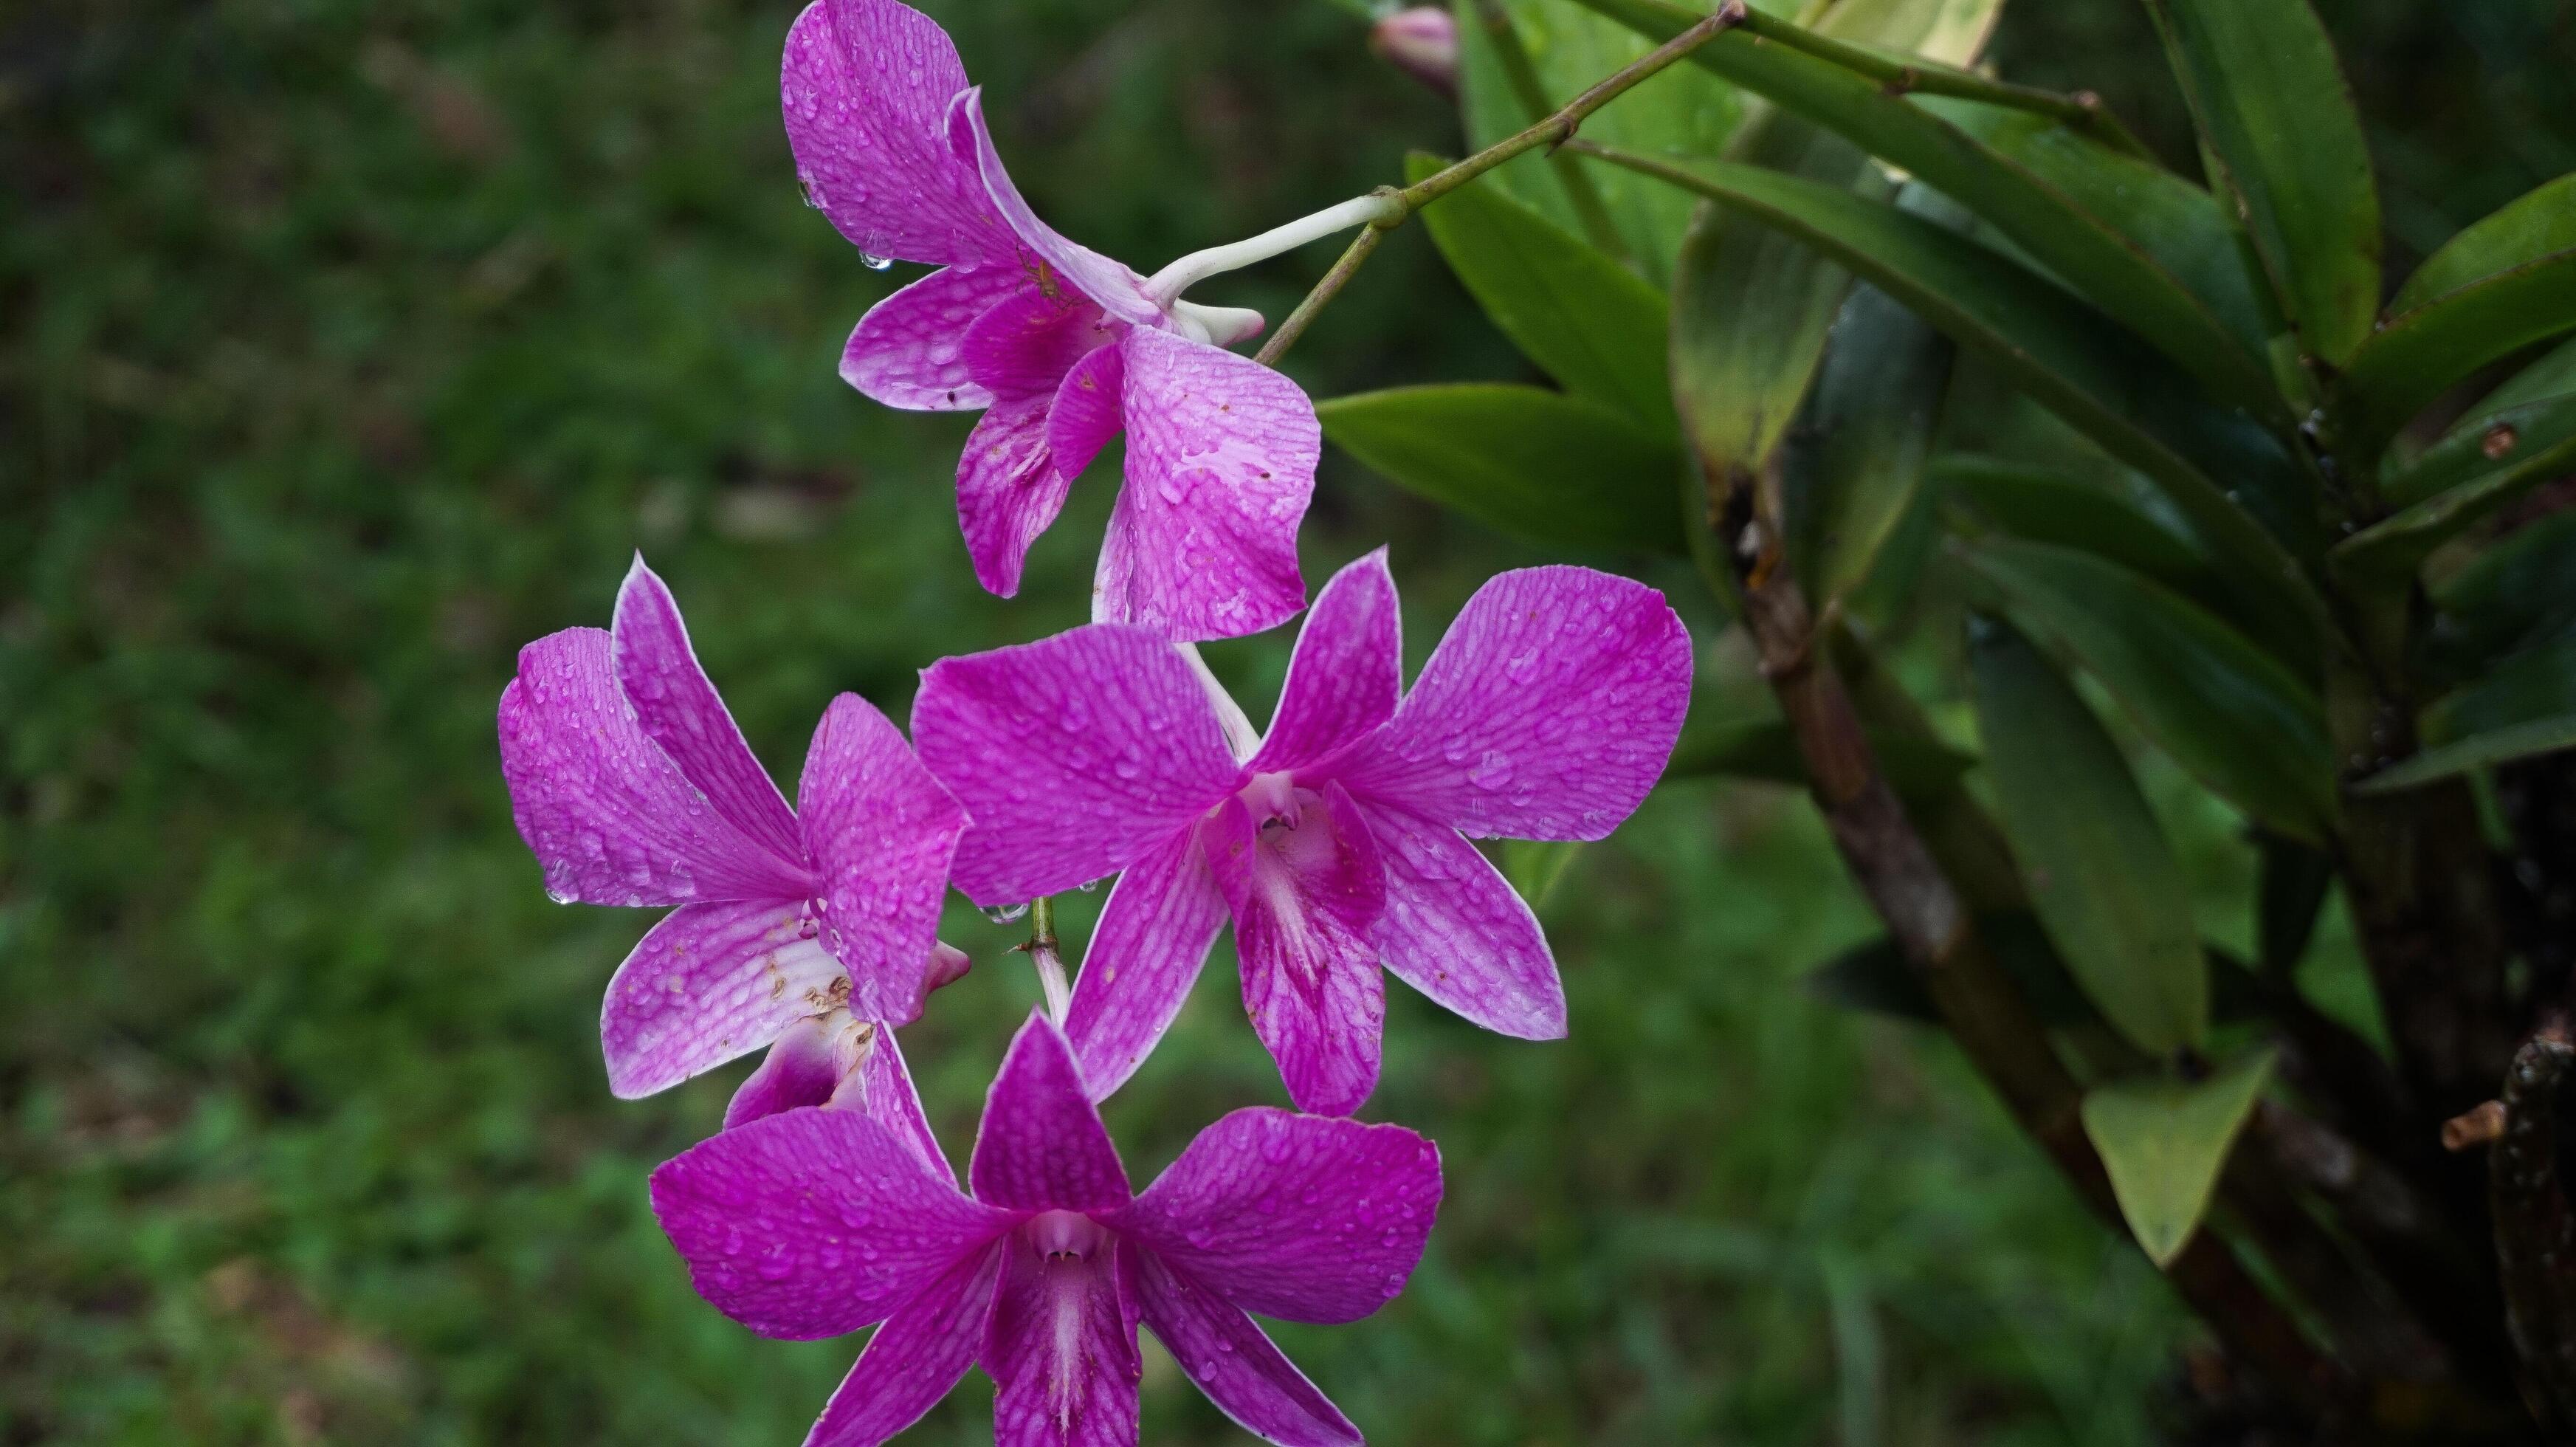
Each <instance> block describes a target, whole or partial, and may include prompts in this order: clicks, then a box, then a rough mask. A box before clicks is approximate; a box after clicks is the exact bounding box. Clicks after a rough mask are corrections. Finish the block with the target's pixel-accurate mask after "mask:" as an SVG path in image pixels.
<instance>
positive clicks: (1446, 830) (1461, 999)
mask: <svg viewBox="0 0 2576 1447" xmlns="http://www.w3.org/2000/svg"><path fill="white" fill-rule="evenodd" d="M1360 814H1361V816H1362V817H1364V818H1366V819H1367V820H1368V823H1369V832H1370V833H1371V834H1373V835H1375V836H1376V838H1377V848H1378V855H1379V857H1380V858H1382V859H1384V860H1385V861H1386V913H1385V914H1383V915H1381V916H1379V917H1378V922H1377V946H1378V953H1379V956H1380V958H1382V959H1383V960H1384V961H1385V963H1386V967H1387V968H1388V969H1390V970H1393V971H1394V972H1395V975H1396V978H1397V979H1400V980H1402V981H1404V982H1405V983H1406V984H1408V985H1411V986H1412V987H1413V988H1415V989H1417V990H1420V991H1421V992H1422V993H1423V994H1425V995H1428V996H1430V997H1431V998H1432V999H1433V1000H1434V1001H1436V1002H1437V1003H1439V1004H1440V1005H1441V1006H1443V1007H1445V1008H1447V1009H1450V1010H1454V1011H1456V1012H1457V1013H1458V1014H1460V1015H1463V1016H1465V1017H1466V1018H1467V1019H1469V1020H1470V1021H1473V1022H1474V1023H1476V1024H1478V1025H1482V1026H1484V1027H1485V1028H1486V1029H1488V1030H1492V1031H1496V1032H1498V1033H1500V1034H1504V1035H1511V1036H1515V1037H1517V1038H1519V1039H1522V1040H1557V1039H1562V1038H1564V1035H1565V983H1564V981H1562V980H1560V979H1559V978H1558V977H1557V972H1556V957H1555V955H1553V954H1552V953H1550V952H1549V950H1548V947H1547V936H1546V935H1545V934H1543V933H1541V932H1540V930H1539V926H1538V916H1536V915H1534V914H1532V913H1530V907H1529V905H1528V903H1527V902H1525V901H1524V900H1522V898H1521V896H1520V891H1519V890H1516V889H1514V888H1512V885H1511V881H1510V880H1507V879H1505V878H1503V875H1502V871H1500V870H1498V869H1496V868H1494V866H1493V863H1492V861H1490V860H1488V859H1486V858H1485V856H1484V855H1482V854H1480V853H1478V852H1477V850H1476V846H1475V845H1473V844H1470V843H1468V842H1467V840H1466V839H1465V838H1464V837H1463V836H1461V835H1460V834H1459V833H1458V831H1457V830H1455V829H1452V828H1450V827H1449V826H1448V825H1446V824H1443V823H1440V822H1438V821H1437V820H1433V819H1425V818H1423V817H1422V816H1421V815H1419V814H1413V813H1409V812H1407V811H1405V810H1402V809H1398V808H1395V807H1394V806H1392V805H1387V804H1367V803H1363V804H1361V805H1360Z"/></svg>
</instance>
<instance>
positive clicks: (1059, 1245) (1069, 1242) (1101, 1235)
mask: <svg viewBox="0 0 2576 1447" xmlns="http://www.w3.org/2000/svg"><path fill="white" fill-rule="evenodd" d="M1020 1229H1021V1230H1023V1231H1025V1232H1026V1233H1028V1242H1029V1245H1031V1246H1033V1247H1035V1248H1036V1249H1037V1253H1038V1254H1039V1255H1041V1256H1045V1257H1050V1258H1056V1259H1069V1260H1074V1261H1087V1260H1089V1259H1090V1258H1091V1257H1092V1255H1093V1254H1094V1253H1096V1252H1098V1251H1099V1250H1100V1248H1101V1247H1103V1246H1105V1245H1107V1244H1108V1243H1109V1232H1108V1230H1107V1228H1105V1227H1103V1226H1102V1225H1101V1224H1100V1223H1099V1222H1097V1221H1094V1220H1092V1219H1091V1218H1090V1217H1089V1216H1086V1215H1084V1214H1082V1213H1081V1212H1080V1211H1041V1212H1039V1213H1038V1214H1037V1215H1035V1216H1032V1217H1030V1218H1029V1222H1028V1224H1027V1225H1025V1226H1023V1227H1021V1228H1020Z"/></svg>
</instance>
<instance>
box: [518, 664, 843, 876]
mask: <svg viewBox="0 0 2576 1447" xmlns="http://www.w3.org/2000/svg"><path fill="white" fill-rule="evenodd" d="M500 727H501V777H502V778H503V779H504V780H505V781H506V782H507V783H508V785H509V789H510V812H511V816H512V817H513V818H514V819H515V820H516V821H517V822H518V826H519V837H520V838H522V839H525V840H526V841H527V842H528V848H529V849H530V850H532V851H534V852H535V854H536V856H537V862H538V863H539V864H541V865H543V866H544V867H545V874H546V893H548V894H550V895H552V896H553V897H554V898H556V899H557V900H560V901H562V902H564V903H567V904H569V903H571V902H572V901H575V900H579V901H581V902H583V903H585V904H624V905H656V904H686V903H688V902H690V901H691V900H728V899H771V898H777V897H781V896H784V897H789V898H798V899H801V898H803V897H804V896H805V894H806V893H807V885H808V881H807V879H806V878H805V874H804V871H803V870H801V869H797V868H793V867H791V866H789V865H788V864H787V863H786V862H785V861H783V860H781V859H779V858H778V857H777V855H776V854H775V853H774V852H773V851H771V850H768V849H764V848H762V847H761V846H760V845H759V844H757V843H755V842H753V840H752V838H751V836H749V835H747V834H745V833H743V832H742V830H740V829H738V828H736V827H735V826H734V825H733V824H732V823H730V822H728V821H727V820H726V819H725V817H724V816H723V815H722V814H720V813H718V812H717V811H715V810H712V809H710V808H709V807H708V806H707V801H706V799H705V797H704V796H703V795H702V794H700V793H699V791H698V790H697V789H696V788H694V787H692V786H691V785H690V783H689V780H688V778H687V776H686V775H684V774H682V773H681V772H680V766H679V765H677V764H675V763H673V762H672V761H671V756H670V755H668V754H666V753H664V752H663V751H662V747H661V745H659V744H656V743H655V742H653V740H652V739H651V738H650V737H648V736H647V735H646V734H645V732H644V729H643V726H642V725H641V724H639V723H638V722H637V721H636V718H635V713H634V710H633V709H632V708H630V707H629V706H628V705H627V702H626V696H625V694H624V693H623V692H622V691H621V690H620V689H619V688H618V685H617V674H616V669H615V666H614V664H613V662H612V660H611V651H610V644H609V636H608V634H606V633H605V632H602V631H601V630H599V629H597V628H567V629H565V630H563V631H562V632H560V633H552V634H548V635H547V636H545V637H543V638H540V639H538V640H537V641H536V642H534V643H531V644H529V645H528V646H527V647H525V648H522V649H520V650H519V675H518V677H517V678H515V679H513V680H512V681H511V683H510V686H509V687H507V688H505V689H503V690H502V691H501V710H500Z"/></svg>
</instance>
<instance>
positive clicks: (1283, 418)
mask: <svg viewBox="0 0 2576 1447" xmlns="http://www.w3.org/2000/svg"><path fill="white" fill-rule="evenodd" d="M1118 346H1119V349H1120V350H1121V351H1122V352H1124V353H1125V354H1126V355H1125V358H1124V366H1125V370H1126V388H1125V392H1124V402H1123V412H1124V417H1125V420H1126V426H1127V485H1126V486H1125V487H1123V488H1121V489H1120V490H1119V493H1118V505H1117V508H1116V509H1115V510H1114V511H1112V512H1111V513H1110V516H1109V534H1108V536H1107V537H1106V538H1105V539H1103V540H1102V542H1101V545H1100V566H1099V569H1098V571H1097V573H1096V574H1095V575H1094V577H1093V579H1092V589H1091V593H1092V610H1091V616H1092V618H1093V619H1094V620H1095V621H1100V622H1117V623H1135V624H1138V625H1140V626H1143V627H1147V628H1151V629H1153V630H1155V631H1156V632H1160V633H1165V634H1168V635H1170V636H1171V637H1174V638H1182V639H1190V640H1198V639H1206V638H1232V637H1236V636H1238V635H1241V634H1245V633H1258V632H1260V631H1261V630H1262V629H1264V628H1268V627H1271V626H1272V625H1274V624H1277V623H1280V622H1282V621H1284V620H1286V619H1287V618H1288V617H1289V616H1290V615H1291V614H1294V613H1295V612H1296V611H1297V610H1298V609H1299V608H1300V607H1303V606H1304V605H1305V601H1306V585H1305V580H1304V579H1303V578H1301V577H1300V576H1299V574H1298V572H1297V524H1298V522H1299V520H1300V519H1302V518H1304V517H1305V515H1306V503H1307V501H1308V499H1309V498H1311V497H1312V496H1313V494H1314V491H1315V463H1316V460H1317V459H1318V458H1319V457H1321V456H1322V455H1323V432H1322V429H1321V428H1320V427H1319V426H1318V425H1317V423H1316V421H1315V407H1314V404H1313V403H1311V402H1309V401H1307V400H1306V394H1305V393H1304V392H1302V391H1299V390H1298V388H1297V384H1296V383H1294V382H1291V381H1289V380H1288V379H1287V378H1286V377H1284V376H1281V375H1280V374H1279V373H1277V372H1274V371H1272V370H1271V369H1269V368H1268V367H1265V366H1263V365H1261V364H1260V363H1259V362H1256V361H1253V360H1252V359H1251V358H1249V357H1238V356H1236V355H1235V354H1234V353H1232V352H1229V351H1226V350H1224V349H1222V348H1219V347H1211V346H1209V345H1207V344H1206V343H1204V342H1194V341H1190V340H1189V339H1187V338H1185V337H1180V336H1175V335H1174V334H1172V333H1170V332H1166V331H1158V330H1155V329H1153V328H1150V327H1138V328H1136V329H1134V330H1132V331H1130V332H1128V333H1127V335H1126V336H1125V337H1124V338H1122V339H1121V340H1120V341H1119V343H1118Z"/></svg>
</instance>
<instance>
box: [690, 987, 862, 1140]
mask: <svg viewBox="0 0 2576 1447" xmlns="http://www.w3.org/2000/svg"><path fill="white" fill-rule="evenodd" d="M861 1028H864V1027H862V1026H861V1025H860V1024H859V1022H857V1021H855V1020H852V1019H851V1018H850V1017H849V1016H848V1014H847V1013H846V1012H836V1013H835V1014H832V1015H808V1016H806V1017H805V1018H804V1019H802V1020H796V1021H792V1022H790V1023H789V1025H788V1026H787V1028H786V1029H784V1030H782V1031H780V1032H779V1033H778V1038H777V1039H776V1040H773V1041H771V1042H770V1045H769V1053H768V1054H767V1055H765V1056H763V1057H761V1061H760V1064H759V1066H758V1067H757V1068H755V1069H754V1070H753V1071H752V1072H751V1073H750V1074H749V1075H746V1076H744V1077H743V1078H742V1084H740V1085H738V1086H736V1087H735V1088H734V1092H733V1099H732V1100H730V1101H727V1102H726V1103H725V1113H724V1128H725V1129H726V1130H733V1129H735V1128H736V1127H739V1126H742V1125H745V1124H747V1123H749V1122H751V1121H755V1120H760V1119H763V1118H765V1117H768V1116H773V1115H778V1114H781V1113H782V1112H785V1111H791V1110H796V1109H799V1108H801V1107H804V1106H809V1105H821V1104H823V1103H825V1102H826V1101H829V1100H830V1099H831V1098H832V1092H834V1091H835V1090H838V1089H840V1087H841V1066H842V1062H843V1060H844V1058H845V1056H846V1055H847V1053H848V1052H847V1051H846V1050H844V1049H843V1048H842V1044H841V1039H840V1037H841V1036H842V1035H843V1034H845V1033H846V1032H849V1031H853V1030H858V1029H861Z"/></svg>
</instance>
